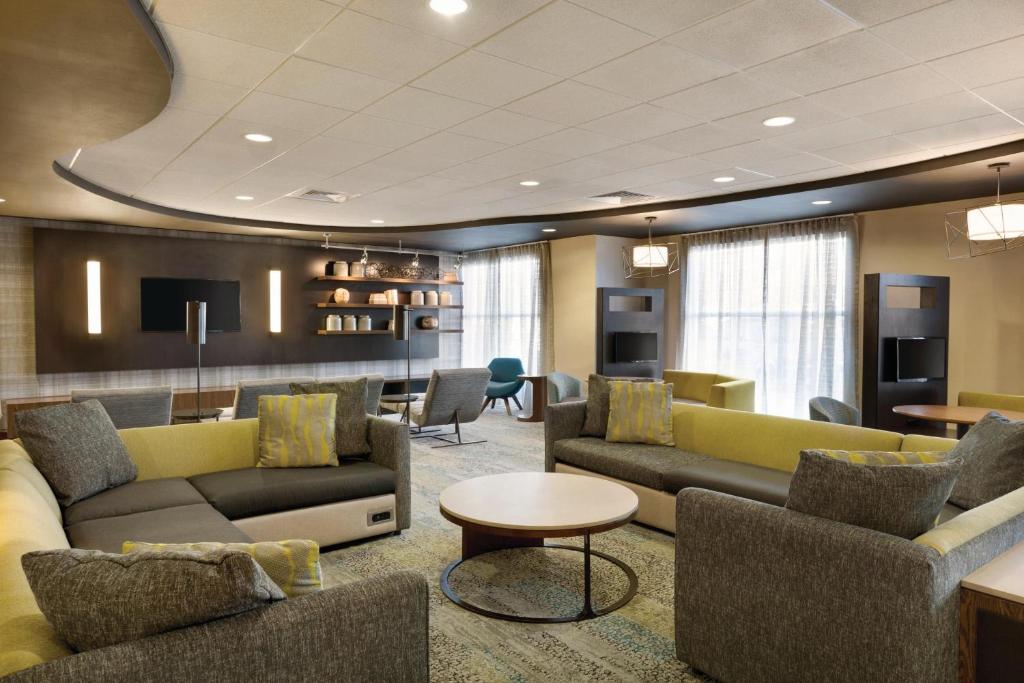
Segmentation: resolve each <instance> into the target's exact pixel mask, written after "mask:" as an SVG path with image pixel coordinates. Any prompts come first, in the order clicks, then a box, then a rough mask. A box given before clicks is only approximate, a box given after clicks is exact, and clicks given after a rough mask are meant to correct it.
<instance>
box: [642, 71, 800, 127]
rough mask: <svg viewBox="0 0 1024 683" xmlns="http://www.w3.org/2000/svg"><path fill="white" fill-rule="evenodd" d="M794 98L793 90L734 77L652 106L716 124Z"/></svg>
mask: <svg viewBox="0 0 1024 683" xmlns="http://www.w3.org/2000/svg"><path fill="white" fill-rule="evenodd" d="M794 97H796V93H794V92H793V91H791V90H787V89H785V88H781V87H779V86H775V85H770V84H767V83H760V82H758V81H755V80H754V79H751V78H748V77H746V76H743V75H740V74H734V75H732V76H726V77H724V78H719V79H718V80H715V81H711V82H710V83H703V84H701V85H698V86H696V87H693V88H689V89H687V90H683V91H681V92H677V93H675V94H674V95H669V96H667V97H662V98H661V99H658V100H655V101H654V102H653V104H655V105H657V106H659V107H665V108H666V109H671V110H673V111H678V112H679V113H681V114H686V115H687V116H689V117H691V118H694V119H697V120H700V121H713V120H715V119H720V118H723V117H726V116H732V115H733V114H739V113H741V112H745V111H750V110H751V109H757V108H758V107H763V106H766V105H769V104H774V103H776V102H784V101H786V100H791V99H793V98H794Z"/></svg>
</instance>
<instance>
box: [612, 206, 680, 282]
mask: <svg viewBox="0 0 1024 683" xmlns="http://www.w3.org/2000/svg"><path fill="white" fill-rule="evenodd" d="M644 220H645V221H647V243H646V244H639V245H637V246H634V247H623V248H622V269H623V271H624V272H625V275H626V279H627V280H628V279H631V278H641V277H645V278H646V277H661V276H664V275H671V274H672V273H676V272H678V271H679V245H678V244H674V243H672V242H664V243H658V244H655V242H654V237H653V232H652V231H653V228H654V221H656V220H658V217H657V216H645V217H644Z"/></svg>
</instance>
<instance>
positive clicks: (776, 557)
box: [675, 488, 959, 682]
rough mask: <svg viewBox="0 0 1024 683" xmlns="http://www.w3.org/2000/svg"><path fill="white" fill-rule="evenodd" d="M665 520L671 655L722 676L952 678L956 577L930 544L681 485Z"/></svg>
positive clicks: (853, 678)
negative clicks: (670, 551) (672, 534)
mask: <svg viewBox="0 0 1024 683" xmlns="http://www.w3.org/2000/svg"><path fill="white" fill-rule="evenodd" d="M676 524H677V526H676V578H675V588H676V604H675V624H676V654H677V656H678V657H679V659H681V660H683V661H685V662H687V663H689V664H690V665H692V666H695V667H697V668H698V669H701V670H703V671H705V672H706V673H708V674H710V675H711V676H714V677H716V678H720V679H722V680H785V681H824V680H828V681H853V680H867V681H870V680H899V681H921V682H924V681H953V680H955V672H956V650H957V642H956V635H957V634H956V627H957V616H956V614H957V612H956V600H955V598H956V595H957V593H956V591H957V588H956V586H957V585H958V582H959V577H948V576H945V575H944V569H943V568H942V567H941V566H940V562H939V560H940V558H939V555H938V553H936V552H935V551H934V550H932V549H931V548H927V547H924V546H921V545H919V544H916V543H914V542H913V541H909V540H906V539H903V538H899V537H896V536H890V535H888V534H884V533H881V532H877V531H873V530H870V529H864V528H860V527H855V526H850V525H848V524H842V523H839V522H835V521H832V520H828V519H822V518H818V517H813V516H811V515H805V514H802V513H799V512H795V511H793V510H787V509H785V508H780V507H776V506H773V505H767V504H764V503H758V502H754V501H750V500H746V499H742V498H736V497H733V496H729V495H726V494H721V493H716V492H712V491H705V490H702V489H692V488H691V489H684V490H682V491H681V492H680V493H679V495H678V497H677V501H676ZM950 595H952V598H953V599H949V597H950Z"/></svg>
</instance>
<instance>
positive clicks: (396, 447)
mask: <svg viewBox="0 0 1024 683" xmlns="http://www.w3.org/2000/svg"><path fill="white" fill-rule="evenodd" d="M366 419H367V425H366V429H367V438H368V441H369V442H370V462H373V463H376V464H378V465H380V466H381V467H387V468H388V469H389V470H394V472H395V524H396V528H398V529H408V528H409V526H410V525H411V524H412V477H411V474H410V470H409V427H408V426H407V425H405V424H402V423H400V422H394V421H392V420H385V419H384V418H380V417H373V416H368V417H367V418H366Z"/></svg>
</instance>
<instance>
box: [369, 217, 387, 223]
mask: <svg viewBox="0 0 1024 683" xmlns="http://www.w3.org/2000/svg"><path fill="white" fill-rule="evenodd" d="M370 222H371V223H373V224H374V225H380V224H382V223H383V222H384V221H382V220H381V219H379V218H372V219H370Z"/></svg>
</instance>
